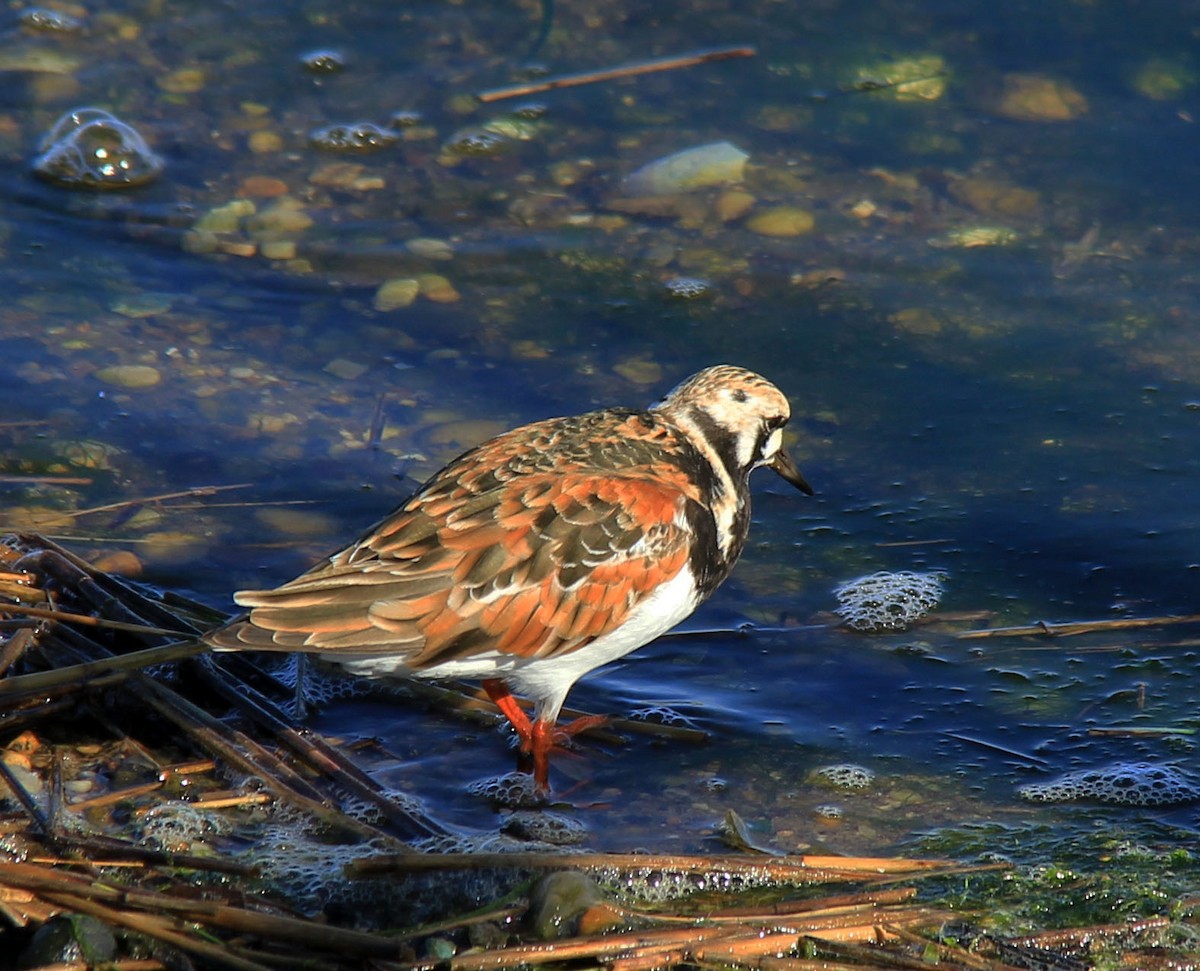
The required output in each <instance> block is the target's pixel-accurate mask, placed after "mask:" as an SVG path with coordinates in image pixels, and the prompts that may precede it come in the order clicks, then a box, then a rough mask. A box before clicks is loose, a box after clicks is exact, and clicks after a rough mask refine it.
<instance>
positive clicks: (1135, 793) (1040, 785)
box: [1017, 762, 1200, 806]
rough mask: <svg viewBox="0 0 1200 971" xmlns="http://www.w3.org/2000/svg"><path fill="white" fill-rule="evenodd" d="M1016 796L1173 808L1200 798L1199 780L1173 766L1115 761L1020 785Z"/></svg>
mask: <svg viewBox="0 0 1200 971" xmlns="http://www.w3.org/2000/svg"><path fill="white" fill-rule="evenodd" d="M1017 794H1018V795H1019V796H1021V798H1022V799H1028V800H1029V801H1030V802H1076V801H1078V800H1080V799H1095V800H1097V801H1098V802H1107V803H1113V804H1115V805H1120V806H1171V805H1176V804H1178V803H1185V802H1194V801H1195V800H1197V799H1200V781H1197V780H1196V779H1195V778H1193V777H1192V776H1190V775H1188V774H1187V773H1185V772H1182V771H1180V770H1179V769H1178V768H1176V767H1175V766H1173V765H1155V764H1154V763H1152V762H1114V763H1113V764H1112V765H1105V766H1100V767H1099V768H1095V769H1079V770H1076V771H1074V772H1068V773H1066V774H1065V775H1060V776H1059V777H1058V778H1057V779H1052V780H1051V781H1049V782H1036V783H1031V784H1030V785H1026V786H1021V787H1020V788H1019V789H1018V790H1017Z"/></svg>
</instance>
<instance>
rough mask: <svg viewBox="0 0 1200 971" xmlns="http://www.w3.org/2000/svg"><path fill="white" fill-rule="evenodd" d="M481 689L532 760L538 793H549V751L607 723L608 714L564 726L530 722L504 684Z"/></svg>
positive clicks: (488, 683) (490, 682)
mask: <svg viewBox="0 0 1200 971" xmlns="http://www.w3.org/2000/svg"><path fill="white" fill-rule="evenodd" d="M483 690H484V691H486V692H487V694H488V697H489V698H491V699H492V701H493V702H494V703H495V705H496V707H497V708H499V709H500V711H501V712H502V713H503V714H504V717H505V718H507V719H508V722H509V724H510V725H512V727H513V730H514V731H516V733H517V736H518V737H519V738H520V739H521V751H522V752H524V753H526V754H527V755H530V756H532V757H533V782H534V785H535V786H536V787H537V789H538V791H539V792H549V791H550V751H551V749H554V748H558V747H561V746H563V745H565V744H566V743H567V742H569V741H570V739H571V738H572V737H573V736H575V735H578V734H579V733H580V732H586V731H587V730H588V729H591V728H600V727H601V726H603V725H607V724H608V722H609V718H608V716H607V715H584V716H582V717H580V718H576V719H575V720H574V721H571V722H568V723H567V724H566V725H555V724H554V722H547V721H544V720H542V719H540V718H539V719H537V720H536V721H530V719H529V716H528V715H526V714H525V711H524V709H522V708H521V706H520V705H518V704H517V699H516V698H514V697H513V696H512V692H510V691H509V690H508V687H507V685H505V684H504V682H503V681H497V680H494V679H491V678H489V679H487V680H485V681H484V682H483Z"/></svg>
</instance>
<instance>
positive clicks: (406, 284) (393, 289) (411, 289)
mask: <svg viewBox="0 0 1200 971" xmlns="http://www.w3.org/2000/svg"><path fill="white" fill-rule="evenodd" d="M420 292H421V284H420V281H418V280H416V279H414V278H412V277H394V278H392V279H391V280H385V281H384V282H383V283H382V284H381V285H380V287H379V289H378V290H376V291H375V299H374V300H373V301H372V306H374V307H375V309H376V310H380V311H388V310H399V309H400V308H401V307H407V306H409V305H411V304H412V302H413V301H414V300H416V299H417V294H418V293H420Z"/></svg>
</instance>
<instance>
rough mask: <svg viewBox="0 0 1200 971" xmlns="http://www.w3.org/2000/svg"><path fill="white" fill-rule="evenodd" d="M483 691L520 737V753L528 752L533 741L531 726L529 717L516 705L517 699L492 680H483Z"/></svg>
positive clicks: (502, 685) (505, 686)
mask: <svg viewBox="0 0 1200 971" xmlns="http://www.w3.org/2000/svg"><path fill="white" fill-rule="evenodd" d="M483 690H484V691H486V692H487V695H488V697H489V698H491V699H492V702H493V703H494V704H495V706H496V707H497V708H499V709H500V711H501V713H502V714H503V715H504V717H505V718H507V719H508V723H509V724H510V725H512V727H513V729H514V730H515V731H516V733H517V735H518V736H519V737H520V739H521V751H522V752H528V751H529V750H530V746H531V745H532V740H533V724H532V723H531V722H530V721H529V716H528V715H527V714H525V712H524V710H523V709H522V708H521V706H520V705H518V704H517V699H516V698H514V697H513V696H512V692H511V691H509V690H508V685H506V684H505V683H504V682H503V681H497V680H495V679H494V678H485V679H484V682H483Z"/></svg>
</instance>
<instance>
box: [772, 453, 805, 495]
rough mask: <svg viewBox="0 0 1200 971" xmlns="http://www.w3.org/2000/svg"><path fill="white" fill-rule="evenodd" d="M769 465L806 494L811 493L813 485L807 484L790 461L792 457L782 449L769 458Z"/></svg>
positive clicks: (794, 464)
mask: <svg viewBox="0 0 1200 971" xmlns="http://www.w3.org/2000/svg"><path fill="white" fill-rule="evenodd" d="M769 465H770V467H771V468H773V469H774V470H775V471H776V472H778V473H779V474H780V475H781V476H783V477H784V478H785V479H787V480H788V482H790V483H791V484H792V485H794V486H795V487H796V488H797V489H799V490H800V491H801V492H803V493H804V494H805V495H806V496H811V495H813V487H812V486H810V485H809V484H808V480H807V479H806V478H804V475H803V473H802V472H801V471H800V469H799V468H798V467H797V466H796V463H795V462H793V461H792V457H791V456H790V455H788V453H787V452H785V451H784V450H783V449H780V450H779V451H778V452H776V453H775V457H774V458H773V459H771V461H770V463H769Z"/></svg>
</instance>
